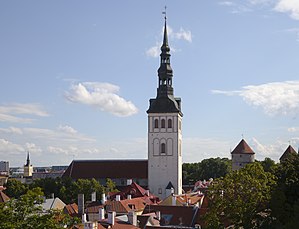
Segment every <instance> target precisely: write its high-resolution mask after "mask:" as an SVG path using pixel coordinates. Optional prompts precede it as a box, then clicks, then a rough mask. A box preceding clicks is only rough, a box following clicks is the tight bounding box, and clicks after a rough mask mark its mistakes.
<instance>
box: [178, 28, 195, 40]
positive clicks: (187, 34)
mask: <svg viewBox="0 0 299 229" xmlns="http://www.w3.org/2000/svg"><path fill="white" fill-rule="evenodd" d="M174 36H175V37H176V38H177V39H178V40H185V41H188V42H190V43H191V42H192V34H191V31H190V30H188V31H186V30H184V29H183V28H182V27H181V28H180V31H179V32H177V33H175V34H174Z"/></svg>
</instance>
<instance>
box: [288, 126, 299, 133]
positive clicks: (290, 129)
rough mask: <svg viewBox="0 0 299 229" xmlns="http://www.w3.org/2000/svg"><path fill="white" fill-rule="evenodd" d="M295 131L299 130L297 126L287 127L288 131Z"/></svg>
mask: <svg viewBox="0 0 299 229" xmlns="http://www.w3.org/2000/svg"><path fill="white" fill-rule="evenodd" d="M297 131H299V127H289V128H288V132H291V133H294V132H297Z"/></svg>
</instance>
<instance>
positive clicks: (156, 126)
mask: <svg viewBox="0 0 299 229" xmlns="http://www.w3.org/2000/svg"><path fill="white" fill-rule="evenodd" d="M155 128H159V121H158V119H155Z"/></svg>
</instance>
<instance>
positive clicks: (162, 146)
mask: <svg viewBox="0 0 299 229" xmlns="http://www.w3.org/2000/svg"><path fill="white" fill-rule="evenodd" d="M161 154H166V144H165V143H162V144H161Z"/></svg>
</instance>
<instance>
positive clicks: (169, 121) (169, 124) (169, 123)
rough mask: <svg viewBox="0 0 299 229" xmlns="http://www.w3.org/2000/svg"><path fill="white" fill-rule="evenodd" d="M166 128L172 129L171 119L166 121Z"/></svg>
mask: <svg viewBox="0 0 299 229" xmlns="http://www.w3.org/2000/svg"><path fill="white" fill-rule="evenodd" d="M167 126H168V128H172V120H171V119H168V125H167Z"/></svg>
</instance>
